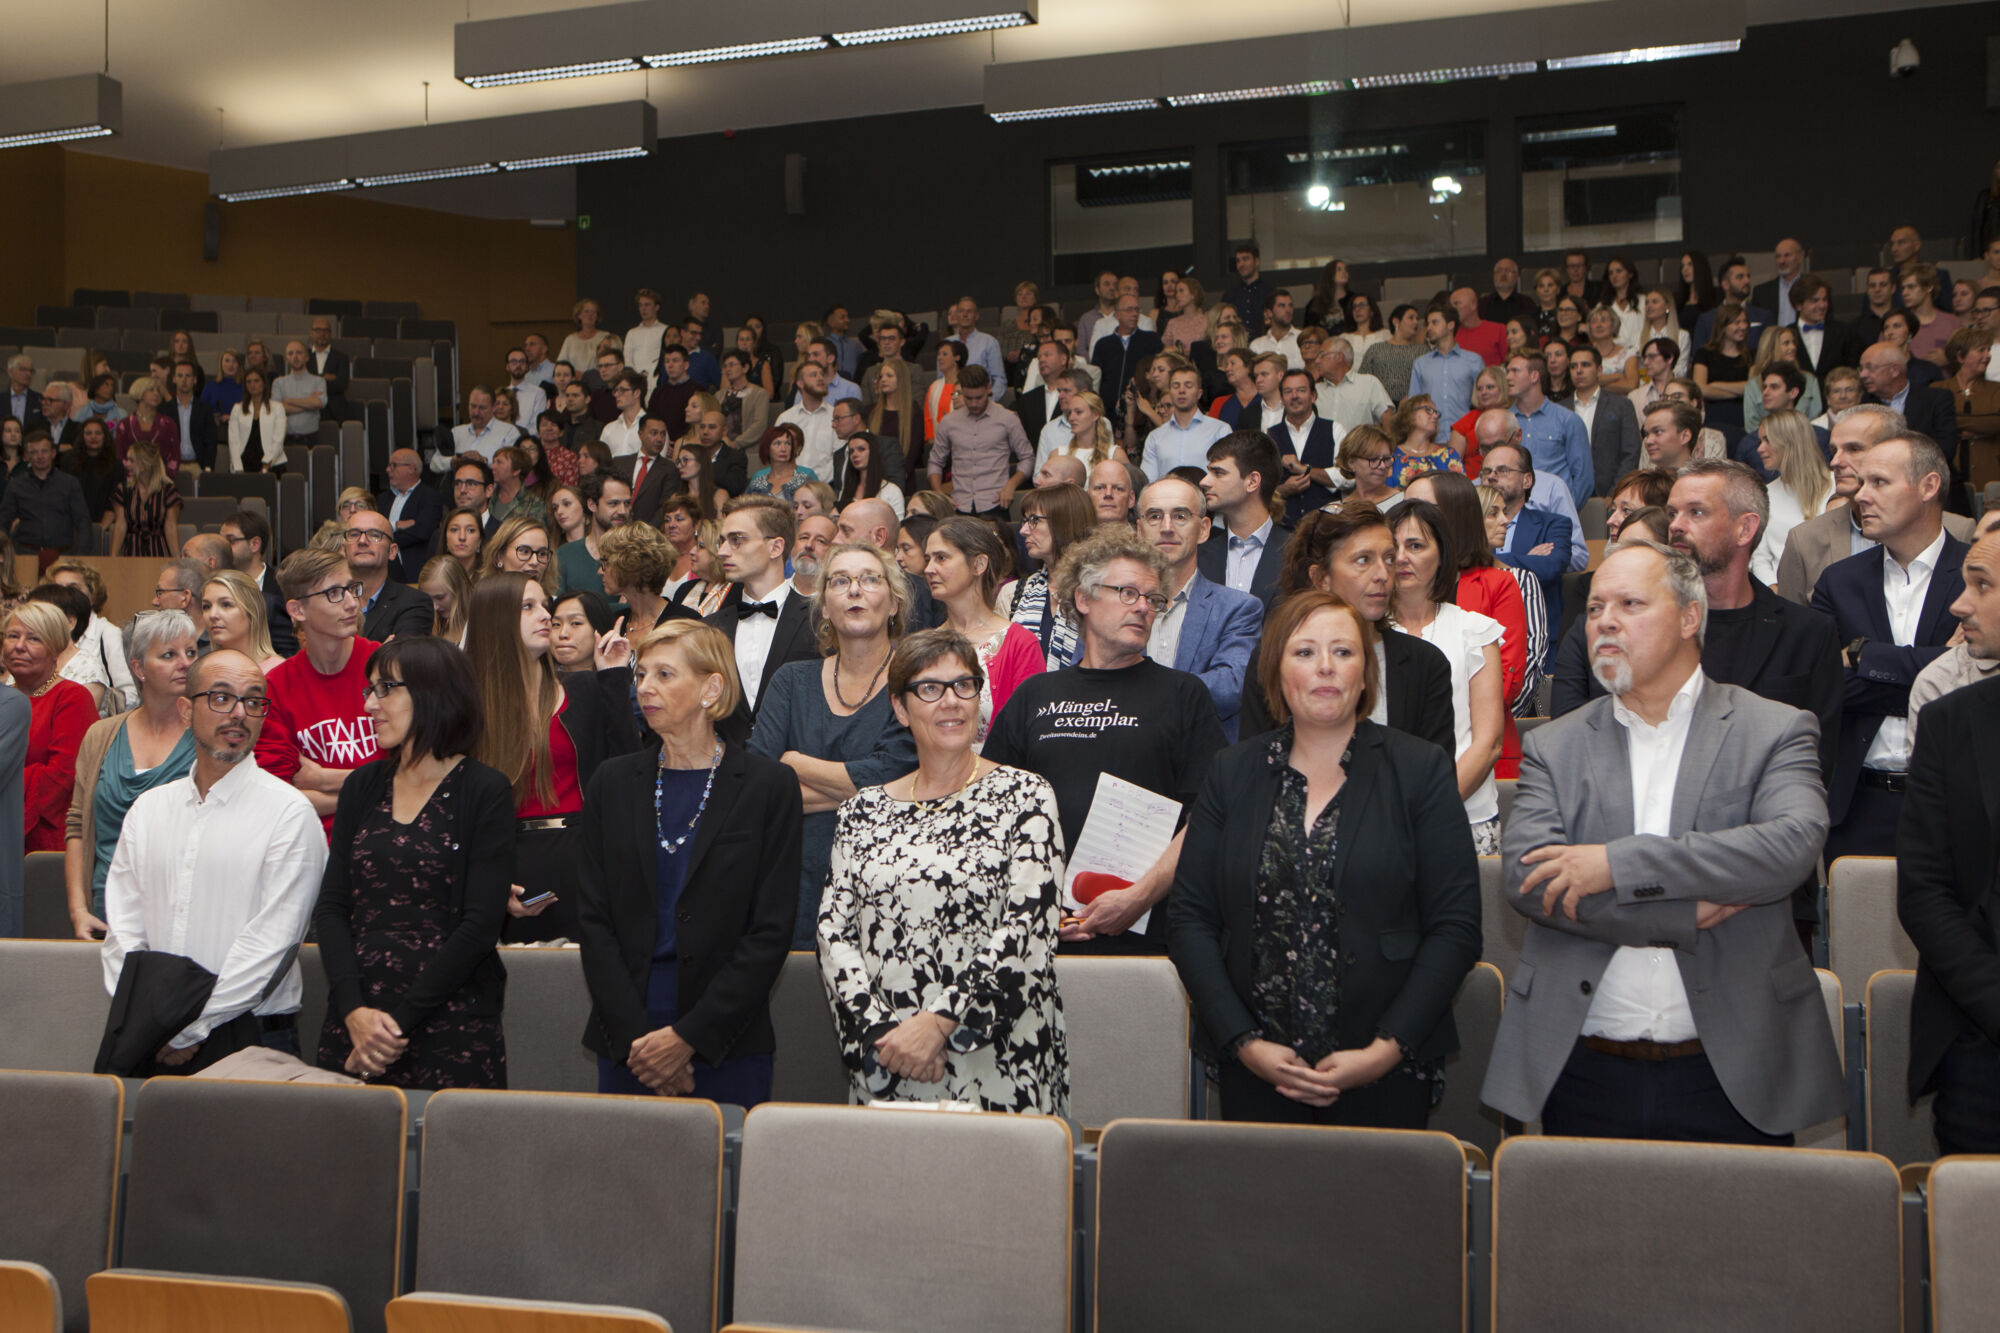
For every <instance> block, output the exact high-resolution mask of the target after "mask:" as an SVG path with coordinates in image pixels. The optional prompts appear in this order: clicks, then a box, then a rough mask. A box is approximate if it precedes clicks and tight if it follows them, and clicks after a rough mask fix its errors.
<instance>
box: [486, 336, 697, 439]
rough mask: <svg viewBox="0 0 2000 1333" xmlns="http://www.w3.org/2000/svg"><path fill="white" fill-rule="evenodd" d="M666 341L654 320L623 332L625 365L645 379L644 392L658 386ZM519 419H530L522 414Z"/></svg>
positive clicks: (525, 414) (648, 391) (649, 391)
mask: <svg viewBox="0 0 2000 1333" xmlns="http://www.w3.org/2000/svg"><path fill="white" fill-rule="evenodd" d="M666 339H667V326H666V325H665V324H662V323H661V322H660V321H659V320H657V319H656V320H654V321H653V324H652V327H651V328H648V327H647V326H646V325H644V324H634V325H633V326H632V327H631V328H629V329H627V330H625V364H626V365H628V366H630V367H632V369H634V370H636V371H638V372H639V373H640V374H641V375H644V376H645V377H646V392H647V393H649V394H650V393H651V392H652V391H653V390H654V389H656V388H658V387H659V384H660V347H661V345H662V344H663V343H665V342H666ZM521 419H522V420H523V421H527V420H529V419H530V418H529V417H528V414H527V413H525V412H523V413H522V414H521Z"/></svg>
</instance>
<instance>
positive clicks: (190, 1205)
mask: <svg viewBox="0 0 2000 1333" xmlns="http://www.w3.org/2000/svg"><path fill="white" fill-rule="evenodd" d="M407 1124H408V1107H407V1103H406V1102H405V1101H404V1098H403V1094H402V1093H401V1092H400V1091H398V1090H397V1089H395V1088H379V1087H353V1086H347V1085H326V1084H318V1085H306V1084H297V1083H236V1082H228V1081H215V1080H206V1079H180V1078H155V1079H149V1080H147V1082H146V1085H145V1086H144V1087H143V1088H142V1089H141V1090H140V1092H139V1098H138V1107H137V1113H136V1115H135V1116H134V1118H133V1126H132V1169H131V1175H130V1184H129V1188H128V1191H127V1194H126V1208H125V1248H124V1253H123V1257H122V1262H123V1263H124V1264H125V1265H127V1266H129V1267H134V1268H148V1269H158V1270H163V1271H168V1272H177V1273H215V1274H218V1275H222V1276H230V1277H244V1278H266V1279H275V1280H278V1281H286V1282H309V1283H317V1284H320V1285H323V1286H327V1287H331V1288H332V1289H333V1290H335V1291H337V1292H339V1293H340V1295H341V1296H342V1298H343V1299H345V1300H346V1302H347V1305H348V1308H349V1309H350V1310H351V1311H352V1312H353V1316H354V1324H355V1327H356V1328H357V1329H361V1330H363V1331H364V1333H370V1331H371V1330H380V1329H381V1328H382V1307H383V1306H384V1305H386V1304H388V1302H389V1301H390V1299H391V1298H392V1297H394V1296H395V1295H396V1287H397V1278H398V1275H399V1274H400V1273H401V1271H402V1220H403V1165H404V1158H405V1142H404V1140H405V1136H406V1133H407V1129H406V1126H407ZM497 1152H498V1150H497V1149H496V1153H497ZM496 1160H505V1154H504V1153H499V1154H498V1156H497V1158H496Z"/></svg>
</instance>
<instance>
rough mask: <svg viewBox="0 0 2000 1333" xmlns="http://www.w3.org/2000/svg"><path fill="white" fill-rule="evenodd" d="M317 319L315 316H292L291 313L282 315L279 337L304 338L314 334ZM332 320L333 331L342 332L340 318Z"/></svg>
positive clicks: (280, 315) (280, 317) (279, 322)
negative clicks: (314, 322)
mask: <svg viewBox="0 0 2000 1333" xmlns="http://www.w3.org/2000/svg"><path fill="white" fill-rule="evenodd" d="M315 318H316V316H314V315H307V314H292V313H290V312H283V313H280V314H279V316H278V336H279V337H280V338H303V337H305V336H306V335H307V334H309V333H311V332H312V326H313V320H314V319H315ZM331 318H332V319H333V331H334V332H335V333H338V332H340V319H339V317H338V316H333V317H331Z"/></svg>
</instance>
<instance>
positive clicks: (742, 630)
mask: <svg viewBox="0 0 2000 1333" xmlns="http://www.w3.org/2000/svg"><path fill="white" fill-rule="evenodd" d="M792 591H793V589H792V581H791V580H790V579H786V580H785V581H784V582H783V583H780V584H779V585H778V588H777V591H776V592H773V593H772V594H771V595H770V596H769V597H752V596H751V595H750V590H749V589H748V588H745V589H743V592H742V596H743V600H744V601H746V602H776V603H777V604H778V615H780V616H781V615H783V614H784V613H785V601H786V599H787V598H789V597H790V596H791V595H792ZM777 635H778V616H749V617H746V618H744V619H742V620H739V621H737V622H736V678H737V679H738V680H740V681H742V682H743V697H744V698H745V699H748V700H749V701H750V706H751V707H752V708H755V707H756V706H757V692H758V691H759V690H761V689H763V688H764V659H765V658H767V657H769V656H770V655H771V641H772V640H773V639H775V638H776V637H777Z"/></svg>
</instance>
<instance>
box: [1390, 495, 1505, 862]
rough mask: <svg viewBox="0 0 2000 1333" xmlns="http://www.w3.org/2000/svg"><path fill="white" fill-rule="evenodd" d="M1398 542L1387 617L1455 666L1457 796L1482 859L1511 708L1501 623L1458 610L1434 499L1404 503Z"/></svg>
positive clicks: (1397, 522) (1489, 840) (1492, 846)
mask: <svg viewBox="0 0 2000 1333" xmlns="http://www.w3.org/2000/svg"><path fill="white" fill-rule="evenodd" d="M1390 522H1391V523H1392V524H1393V525H1394V531H1395V538H1396V591H1395V598H1394V601H1393V602H1392V603H1391V606H1390V611H1389V616H1390V619H1391V620H1392V621H1393V623H1394V624H1395V626H1396V628H1397V629H1399V630H1402V631H1403V632H1404V633H1405V634H1414V635H1416V636H1417V637H1418V638H1420V639H1422V640H1423V641H1424V642H1425V643H1428V644H1430V645H1431V646H1432V647H1434V648H1436V649H1437V650H1438V651H1440V652H1442V653H1443V654H1444V655H1445V660H1446V661H1447V662H1449V663H1450V664H1451V703H1452V715H1453V718H1454V724H1453V725H1454V730H1455V736H1454V740H1455V753H1454V756H1453V766H1454V767H1455V768H1456V770H1457V773H1458V795H1459V799H1460V800H1462V801H1464V802H1465V816H1466V819H1467V820H1468V821H1469V822H1470V823H1471V825H1472V843H1473V846H1474V847H1475V848H1476V849H1477V850H1478V852H1479V854H1480V855H1481V856H1497V855H1499V853H1500V788H1499V787H1498V786H1497V785H1496V784H1495V783H1494V781H1493V765H1494V764H1495V763H1496V762H1497V761H1498V760H1499V758H1500V746H1501V742H1502V739H1503V733H1504V730H1505V717H1506V712H1507V702H1506V698H1505V696H1504V694H1503V692H1502V691H1503V687H1502V684H1501V676H1502V668H1501V665H1500V641H1501V639H1502V638H1504V637H1505V634H1506V631H1505V630H1504V628H1503V627H1502V626H1501V624H1500V622H1499V621H1497V620H1495V619H1493V618H1492V617H1491V616H1484V615H1481V614H1479V613H1478V612H1477V611H1468V610H1466V609H1465V608H1464V607H1462V606H1459V605H1458V604H1457V601H1456V598H1457V595H1458V561H1457V559H1456V557H1455V556H1454V555H1453V554H1452V553H1451V552H1450V551H1449V550H1447V549H1446V548H1447V543H1446V541H1445V537H1444V518H1443V516H1442V515H1441V514H1439V512H1438V509H1437V506H1436V505H1433V504H1432V503H1430V501H1428V500H1405V501H1404V502H1403V503H1402V504H1401V505H1400V506H1399V507H1398V508H1397V510H1396V513H1395V515H1394V517H1393V518H1392V519H1391V520H1390Z"/></svg>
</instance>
